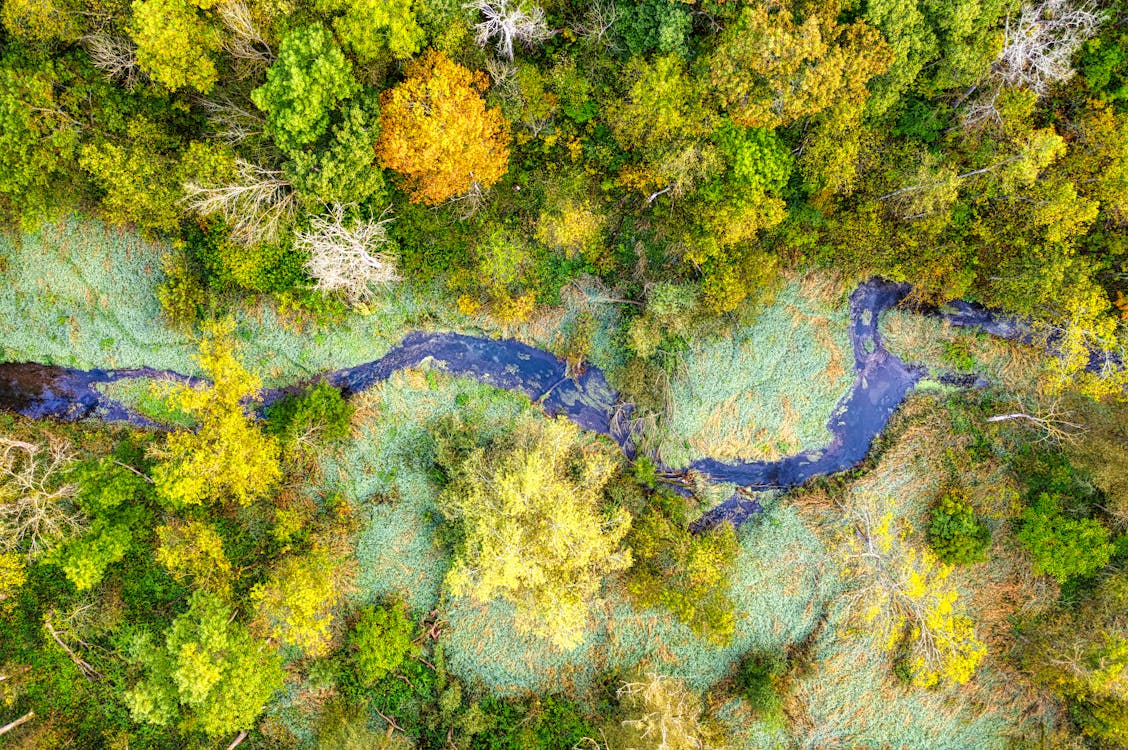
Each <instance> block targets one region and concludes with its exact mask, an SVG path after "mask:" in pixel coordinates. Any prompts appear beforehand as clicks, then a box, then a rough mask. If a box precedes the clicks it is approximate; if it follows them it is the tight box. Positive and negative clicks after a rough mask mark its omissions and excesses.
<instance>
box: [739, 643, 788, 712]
mask: <svg viewBox="0 0 1128 750" xmlns="http://www.w3.org/2000/svg"><path fill="white" fill-rule="evenodd" d="M787 672H788V664H787V657H786V656H784V655H783V654H782V653H776V652H772V651H753V652H750V653H748V654H746V655H745V656H744V658H743V659H742V660H741V662H740V666H739V667H738V668H737V672H736V689H737V691H738V692H739V693H740V695H741V697H742V698H744V700H745V701H746V702H747V703H748V706H749V708H751V709H752V710H753V711H754V712H755V713H756V716H757V718H759V719H760V721H763V722H765V723H768V724H776V723H780V722H782V720H783V683H784V680H785V678H786V677H787Z"/></svg>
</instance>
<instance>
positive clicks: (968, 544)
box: [928, 490, 991, 565]
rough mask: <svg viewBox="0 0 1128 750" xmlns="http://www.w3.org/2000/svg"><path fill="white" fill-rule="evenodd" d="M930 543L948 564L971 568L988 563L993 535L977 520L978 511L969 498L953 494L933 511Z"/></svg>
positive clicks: (948, 494) (929, 525) (961, 494)
mask: <svg viewBox="0 0 1128 750" xmlns="http://www.w3.org/2000/svg"><path fill="white" fill-rule="evenodd" d="M928 543H929V545H931V546H932V551H933V552H935V553H936V556H937V557H939V558H940V559H941V560H943V561H944V562H946V563H949V564H951V565H969V564H971V563H976V562H982V561H983V560H986V559H987V554H986V552H987V547H989V546H990V545H991V531H990V529H988V528H987V526H986V525H985V524H984V523H983V522H982V521H980V520H979V519H978V518H976V517H975V509H974V508H973V507H972V505H971V503H970V502H968V499H967V496H966V495H964V494H963V493H962V492H960V491H958V490H953V491H949V492H947V493H945V494H944V495H943V496H942V497H941V498H940V500H939V501H938V502H937V503H936V505H935V506H933V508H932V516H931V520H930V521H929V524H928Z"/></svg>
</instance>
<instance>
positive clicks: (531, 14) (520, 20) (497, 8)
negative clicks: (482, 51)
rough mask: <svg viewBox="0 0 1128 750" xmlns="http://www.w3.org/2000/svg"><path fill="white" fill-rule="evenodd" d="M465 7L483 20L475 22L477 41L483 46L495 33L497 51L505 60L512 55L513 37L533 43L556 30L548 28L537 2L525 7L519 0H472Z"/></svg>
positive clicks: (522, 41)
mask: <svg viewBox="0 0 1128 750" xmlns="http://www.w3.org/2000/svg"><path fill="white" fill-rule="evenodd" d="M465 7H466V8H468V9H470V10H476V11H478V12H479V13H481V14H482V18H483V20H482V22H481V23H478V24H475V26H474V28H475V29H476V30H477V32H478V44H480V45H481V46H483V47H484V46H486V44H487V43H488V42H489V41H490V40H491V39H493V38H494V37H497V44H496V46H497V52H498V54H499V55H502V56H504V57H505V58H506V59H507V60H512V59H513V42H514V41H519V42H521V43H522V44H524V45H525V46H527V47H532V46H533V45H535V44H540V43H541V42H544V41H545V40H547V39H550V38H552V36H553V35H554V34H555V33H556V32H555V31H550V30H549V28H548V24H547V23H546V22H545V17H544V10H543V9H541V8H540V7H538V6H536V5H531V6H528V7H527V8H526V7H525V6H524V5H522V4H521V2H520V0H518V2H517V3H516V4H514V5H510V4H509V0H473V1H472V2H469V3H467V4H466V6H465Z"/></svg>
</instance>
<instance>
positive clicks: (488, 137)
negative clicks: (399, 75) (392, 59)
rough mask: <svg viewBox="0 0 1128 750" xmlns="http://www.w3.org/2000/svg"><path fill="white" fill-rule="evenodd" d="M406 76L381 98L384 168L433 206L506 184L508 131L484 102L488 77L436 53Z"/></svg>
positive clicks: (415, 64)
mask: <svg viewBox="0 0 1128 750" xmlns="http://www.w3.org/2000/svg"><path fill="white" fill-rule="evenodd" d="M405 73H406V75H407V80H405V81H404V82H403V83H401V84H400V85H398V86H396V87H395V88H392V89H389V90H387V91H385V92H384V93H383V94H382V95H381V97H380V105H381V107H382V113H381V118H380V123H381V131H380V139H379V141H377V144H376V154H377V156H378V158H379V160H380V164H381V165H382V166H384V167H385V168H387V169H393V170H395V171H396V172H399V173H400V174H401V175H403V178H404V187H406V188H407V190H409V191H410V192H411V195H412V200H413V201H416V202H419V201H422V202H423V203H426V204H428V205H432V206H433V205H436V204H438V203H442V202H443V201H445V200H446V199H448V198H451V197H453V196H457V195H465V194H466V193H468V192H470V191H471V190H472V189H476V188H477V189H480V188H487V187H489V186H491V185H493V184H494V183H496V182H497V181H498V180H500V179H501V178H502V176H503V175H505V173H506V171H507V170H508V168H509V145H508V143H509V129H508V126H507V124H506V122H505V120H504V119H503V118H502V116H501V110H499V109H497V108H492V109H487V108H486V103H485V101H484V100H483V99H482V94H483V93H485V91H486V88H487V87H488V84H489V78H488V77H487V76H486V75H485V74H484V73H481V72H475V71H470V70H467V69H466V68H464V67H462V66H461V65H459V64H457V63H455V62H454V61H453V60H451V59H450V58H449V57H447V56H446V55H444V54H443V53H441V52H435V51H429V52H427V53H425V54H424V55H422V56H421V57H420V58H418V59H417V60H413V61H412V62H410V63H408V65H407V66H406V68H405Z"/></svg>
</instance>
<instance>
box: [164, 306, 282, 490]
mask: <svg viewBox="0 0 1128 750" xmlns="http://www.w3.org/2000/svg"><path fill="white" fill-rule="evenodd" d="M233 330H234V324H233V323H231V322H227V323H217V324H213V325H212V326H210V327H209V329H208V331H207V336H206V337H205V338H204V340H203V341H202V342H201V345H200V355H199V357H198V361H199V363H200V367H201V368H202V369H203V371H204V372H205V373H206V374H207V375H208V376H209V377H211V379H212V380H213V382H214V384H213V385H212V386H210V387H204V388H190V387H183V388H180V389H178V390H177V392H176V393H175V394H173V396H172V397H171V398H172V400H173V402H174V403H175V405H176V406H178V407H179V408H180V409H181V410H182V411H184V412H186V413H187V414H189V415H190V416H192V417H194V418H195V419H196V420H198V421H199V423H200V427H199V429H198V430H196V431H195V432H192V431H191V430H182V431H179V432H174V433H172V434H171V435H169V437H168V441H167V442H166V443H165V445H164V446H159V447H157V448H154V449H153V451H152V453H153V455H154V456H155V457H156V458H157V459H158V460H159V463H158V464H157V465H156V467H154V469H153V481H154V482H155V483H156V486H157V493H158V495H159V496H160V497H161V498H162V499H163V500H166V501H168V502H170V503H172V504H173V505H200V504H202V503H204V502H205V501H208V500H234V501H235V502H237V503H239V504H240V505H248V504H250V503H251V502H253V501H254V500H257V499H259V498H262V497H265V496H266V495H267V494H269V493H270V492H271V491H272V490H273V489H274V488H275V487H276V486H277V485H278V483H279V481H280V480H281V479H282V468H281V465H280V463H279V458H280V454H281V451H280V449H279V446H278V441H277V440H276V439H275V438H273V437H270V436H268V435H264V434H263V432H262V430H261V429H260V428H259V426H258V425H257V424H256V423H255V421H254V420H253V419H252V418H251V417H249V416H248V415H247V411H246V405H247V404H251V403H254V401H255V400H256V399H257V398H258V392H259V389H260V388H261V387H262V381H261V380H259V378H258V376H257V375H253V374H251V373H250V372H247V370H246V369H244V367H243V366H242V365H241V364H240V363H239V360H238V359H237V358H236V357H235V352H234V344H233V341H232V338H231V334H232V331H233Z"/></svg>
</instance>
